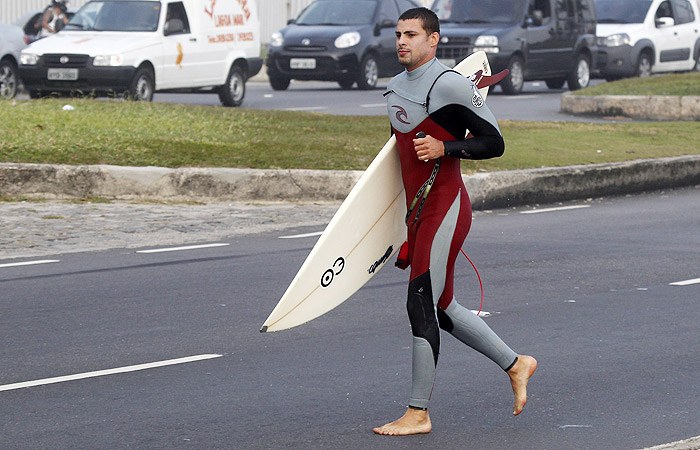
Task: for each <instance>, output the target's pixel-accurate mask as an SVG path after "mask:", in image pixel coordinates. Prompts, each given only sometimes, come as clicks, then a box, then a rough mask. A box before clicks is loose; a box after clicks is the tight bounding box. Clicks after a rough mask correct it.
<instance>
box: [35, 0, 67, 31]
mask: <svg viewBox="0 0 700 450" xmlns="http://www.w3.org/2000/svg"><path fill="white" fill-rule="evenodd" d="M66 11H67V7H66V1H64V0H52V1H51V4H50V5H49V6H48V7H47V8H46V10H45V11H44V15H43V18H42V20H41V30H40V31H39V37H40V38H42V37H46V36H51V35H52V34H56V33H58V32H59V31H61V30H62V29H63V27H65V26H66V24H67V23H68V15H67V14H66Z"/></svg>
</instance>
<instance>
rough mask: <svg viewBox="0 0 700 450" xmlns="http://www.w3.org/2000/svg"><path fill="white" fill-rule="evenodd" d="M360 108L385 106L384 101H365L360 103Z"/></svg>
mask: <svg viewBox="0 0 700 450" xmlns="http://www.w3.org/2000/svg"><path fill="white" fill-rule="evenodd" d="M360 108H386V103H366V104H364V105H360Z"/></svg>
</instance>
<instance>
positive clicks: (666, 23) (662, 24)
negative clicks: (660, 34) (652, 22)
mask: <svg viewBox="0 0 700 450" xmlns="http://www.w3.org/2000/svg"><path fill="white" fill-rule="evenodd" d="M675 24H676V21H675V20H673V17H659V18H657V19H656V28H668V27H672V26H674V25H675Z"/></svg>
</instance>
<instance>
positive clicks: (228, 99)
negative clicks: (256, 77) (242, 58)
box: [219, 65, 245, 106]
mask: <svg viewBox="0 0 700 450" xmlns="http://www.w3.org/2000/svg"><path fill="white" fill-rule="evenodd" d="M244 97H245V75H244V74H243V70H242V69H241V68H240V67H239V66H235V65H234V66H231V70H230V71H229V73H228V78H226V84H224V85H223V86H221V87H219V100H220V101H221V104H222V105H224V106H241V103H243V98H244Z"/></svg>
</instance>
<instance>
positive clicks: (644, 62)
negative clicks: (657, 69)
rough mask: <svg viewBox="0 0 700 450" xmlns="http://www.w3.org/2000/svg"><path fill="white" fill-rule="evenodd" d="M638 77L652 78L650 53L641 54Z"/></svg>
mask: <svg viewBox="0 0 700 450" xmlns="http://www.w3.org/2000/svg"><path fill="white" fill-rule="evenodd" d="M636 75H637V76H638V77H640V78H646V77H650V76H651V56H649V53H647V52H642V53H640V55H639V59H637V73H636Z"/></svg>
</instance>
